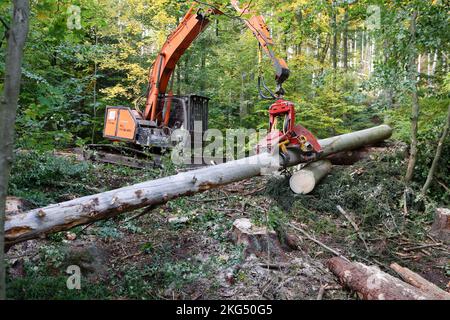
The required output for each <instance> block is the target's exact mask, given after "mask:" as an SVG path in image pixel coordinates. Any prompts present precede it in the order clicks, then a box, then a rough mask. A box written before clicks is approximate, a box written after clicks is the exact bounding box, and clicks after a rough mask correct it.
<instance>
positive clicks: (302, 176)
mask: <svg viewBox="0 0 450 320" xmlns="http://www.w3.org/2000/svg"><path fill="white" fill-rule="evenodd" d="M330 170H331V162H330V161H328V160H319V161H315V162H312V163H310V164H308V165H307V166H305V167H304V168H302V169H300V170H299V171H297V172H295V173H294V174H293V175H292V176H291V178H290V179H289V186H290V187H291V190H292V191H293V192H294V193H297V194H308V193H310V192H311V191H313V190H314V187H315V186H316V184H317V183H319V181H320V180H321V179H322V178H324V177H325V176H326V175H327V174H328V173H329V172H330Z"/></svg>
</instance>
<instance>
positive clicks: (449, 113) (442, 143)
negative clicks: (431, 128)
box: [422, 106, 450, 194]
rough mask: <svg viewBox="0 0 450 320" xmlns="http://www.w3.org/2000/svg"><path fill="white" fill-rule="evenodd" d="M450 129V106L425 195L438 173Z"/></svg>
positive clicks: (425, 186)
mask: <svg viewBox="0 0 450 320" xmlns="http://www.w3.org/2000/svg"><path fill="white" fill-rule="evenodd" d="M449 127H450V106H448V112H447V121H446V123H445V125H444V129H443V130H442V136H441V138H440V139H439V142H438V146H437V149H436V155H435V156H434V159H433V163H432V164H431V167H430V171H429V172H428V176H427V180H426V181H425V184H424V185H423V187H422V193H423V194H425V193H426V192H427V190H428V188H429V187H430V184H431V181H433V176H434V173H435V172H436V169H437V166H438V163H439V159H440V158H441V154H442V147H443V146H444V142H445V139H446V138H447V136H448V131H449Z"/></svg>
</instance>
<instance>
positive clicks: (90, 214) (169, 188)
mask: <svg viewBox="0 0 450 320" xmlns="http://www.w3.org/2000/svg"><path fill="white" fill-rule="evenodd" d="M391 134H392V129H391V128H390V127H389V126H386V125H381V126H378V127H374V128H370V129H366V130H361V131H356V132H353V133H348V134H344V135H341V136H337V137H332V138H328V139H323V140H320V141H319V142H320V144H321V146H322V148H323V150H324V152H323V154H322V157H325V156H327V155H330V154H332V153H335V152H339V151H344V150H350V149H354V148H358V147H361V146H363V145H365V144H369V143H375V142H377V141H381V140H384V139H387V138H389V137H390V136H391ZM279 161H280V157H279V156H278V155H276V156H273V155H270V154H268V153H263V154H259V155H255V156H252V157H248V158H244V159H240V160H236V161H231V162H227V163H223V164H219V165H216V166H211V167H206V168H201V169H198V170H193V171H188V172H183V173H179V174H177V175H174V176H170V177H165V178H161V179H156V180H151V181H147V182H143V183H139V184H135V185H132V186H128V187H124V188H120V189H116V190H111V191H107V192H103V193H99V194H95V195H91V196H86V197H82V198H78V199H74V200H70V201H66V202H62V203H59V204H53V205H49V206H47V207H44V208H40V209H34V210H31V211H27V212H24V213H20V214H16V215H8V216H7V220H6V226H5V227H6V228H5V231H6V233H5V240H6V243H7V244H8V245H12V244H14V243H18V242H21V241H25V240H28V239H33V238H37V237H39V236H42V235H45V234H49V233H53V232H58V231H62V230H68V229H71V228H73V227H75V226H78V225H82V224H86V223H90V222H93V221H97V220H101V219H105V218H109V217H113V216H116V215H118V214H120V213H123V212H127V211H132V210H135V209H139V208H143V207H146V206H151V205H157V204H161V203H165V202H167V201H169V200H171V199H174V198H178V197H181V196H187V195H192V194H195V193H198V192H202V191H206V190H209V189H211V188H215V187H219V186H222V185H225V184H229V183H233V182H236V181H240V180H244V179H247V178H251V177H255V176H258V175H261V174H264V172H267V171H269V172H270V171H273V170H276V169H278V168H279V166H278V165H279ZM300 162H301V158H300V157H299V155H298V154H297V153H296V152H295V151H293V150H290V151H289V163H286V166H293V165H296V164H298V163H300Z"/></svg>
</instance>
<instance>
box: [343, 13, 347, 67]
mask: <svg viewBox="0 0 450 320" xmlns="http://www.w3.org/2000/svg"><path fill="white" fill-rule="evenodd" d="M343 41H344V54H343V60H344V61H343V64H344V70H345V71H348V6H346V7H345V15H344V39H343Z"/></svg>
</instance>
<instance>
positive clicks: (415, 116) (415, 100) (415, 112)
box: [405, 11, 419, 183]
mask: <svg viewBox="0 0 450 320" xmlns="http://www.w3.org/2000/svg"><path fill="white" fill-rule="evenodd" d="M416 19H417V11H415V12H414V13H413V15H412V17H411V26H410V33H411V46H413V47H415V45H416ZM411 50H413V53H411V54H410V59H409V75H410V76H409V78H410V79H409V80H410V81H411V82H412V84H413V88H412V94H411V98H412V110H411V151H410V156H409V161H408V168H407V169H406V175H405V182H407V183H409V182H411V180H412V177H413V174H414V167H415V166H416V160H417V130H418V122H419V97H418V94H417V73H416V68H415V63H416V58H417V53H416V50H415V48H413V49H411Z"/></svg>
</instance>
